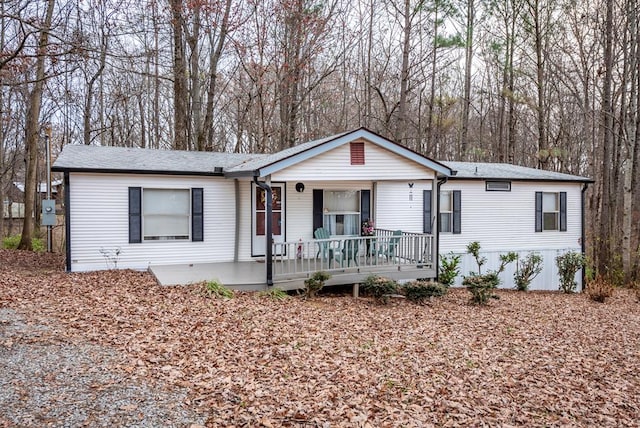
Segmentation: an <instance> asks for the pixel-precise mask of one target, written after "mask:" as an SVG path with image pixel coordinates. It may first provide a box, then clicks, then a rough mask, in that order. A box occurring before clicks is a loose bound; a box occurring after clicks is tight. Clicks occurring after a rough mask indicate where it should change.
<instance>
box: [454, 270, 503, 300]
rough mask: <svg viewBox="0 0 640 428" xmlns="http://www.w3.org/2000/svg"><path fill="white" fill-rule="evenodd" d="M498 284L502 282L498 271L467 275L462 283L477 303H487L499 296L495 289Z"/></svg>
mask: <svg viewBox="0 0 640 428" xmlns="http://www.w3.org/2000/svg"><path fill="white" fill-rule="evenodd" d="M498 284H500V278H498V274H497V273H496V272H489V273H486V274H484V275H471V276H466V277H465V278H464V279H463V280H462V285H464V286H465V287H467V290H469V292H470V293H471V302H473V303H475V304H477V305H486V304H487V302H488V301H489V299H497V298H498V296H497V295H496V294H495V293H494V292H493V290H495V289H496V287H498Z"/></svg>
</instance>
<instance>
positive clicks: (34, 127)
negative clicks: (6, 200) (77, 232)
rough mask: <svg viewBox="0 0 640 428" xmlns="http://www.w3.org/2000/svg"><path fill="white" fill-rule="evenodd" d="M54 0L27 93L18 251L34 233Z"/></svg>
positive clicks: (28, 245) (27, 246)
mask: <svg viewBox="0 0 640 428" xmlns="http://www.w3.org/2000/svg"><path fill="white" fill-rule="evenodd" d="M54 6H55V0H48V2H47V12H46V16H45V19H44V22H43V26H42V28H41V29H40V37H39V40H38V52H37V57H36V73H35V83H34V85H33V89H32V91H31V93H30V94H29V105H28V108H27V117H26V124H25V149H26V151H27V156H26V158H27V170H26V174H25V180H24V222H23V224H22V238H21V239H20V243H19V244H18V249H20V250H32V249H33V247H32V245H31V239H32V238H33V235H34V224H33V217H32V215H33V214H35V213H34V209H35V203H34V202H35V197H36V187H37V185H38V183H37V168H38V140H39V134H40V132H39V131H40V124H39V122H40V108H41V105H42V91H43V89H44V81H45V70H44V65H45V64H44V61H45V58H46V50H47V45H48V44H49V31H50V30H51V20H52V17H53V8H54Z"/></svg>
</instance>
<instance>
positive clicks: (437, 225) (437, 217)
mask: <svg viewBox="0 0 640 428" xmlns="http://www.w3.org/2000/svg"><path fill="white" fill-rule="evenodd" d="M447 181H448V178H447V177H442V178H440V179H439V180H438V183H437V185H436V195H435V198H436V221H435V222H433V223H434V224H433V227H434V228H435V229H436V230H435V232H434V233H435V236H436V261H435V265H436V282H438V281H439V280H440V278H439V276H440V269H439V266H440V221H439V220H440V218H439V216H440V186H442V185H443V184H444V183H446V182H447Z"/></svg>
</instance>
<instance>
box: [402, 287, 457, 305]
mask: <svg viewBox="0 0 640 428" xmlns="http://www.w3.org/2000/svg"><path fill="white" fill-rule="evenodd" d="M402 289H403V291H404V295H405V297H406V298H407V299H408V300H410V301H412V302H414V303H417V304H419V305H422V304H424V302H425V301H427V300H429V299H431V298H432V297H441V296H444V295H445V294H447V292H448V291H449V288H448V287H447V286H445V285H443V284H439V283H437V282H433V281H412V282H408V283H406V284H404V286H403V287H402Z"/></svg>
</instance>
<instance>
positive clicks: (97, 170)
mask: <svg viewBox="0 0 640 428" xmlns="http://www.w3.org/2000/svg"><path fill="white" fill-rule="evenodd" d="M51 171H53V172H72V173H73V172H78V173H80V172H82V173H91V174H144V175H194V176H205V177H222V176H223V175H224V174H222V173H220V172H194V171H166V170H158V171H152V170H135V169H105V168H65V167H59V166H54V167H53V168H51Z"/></svg>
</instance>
